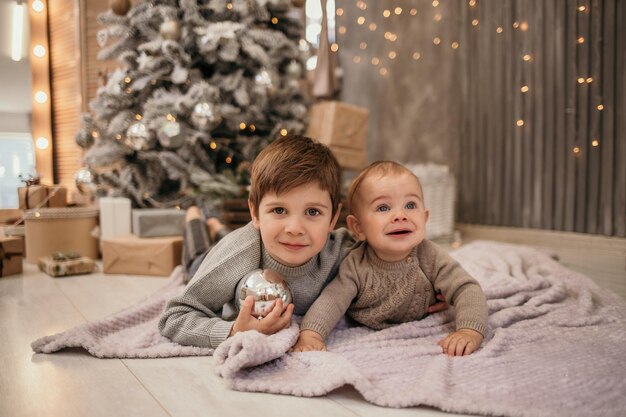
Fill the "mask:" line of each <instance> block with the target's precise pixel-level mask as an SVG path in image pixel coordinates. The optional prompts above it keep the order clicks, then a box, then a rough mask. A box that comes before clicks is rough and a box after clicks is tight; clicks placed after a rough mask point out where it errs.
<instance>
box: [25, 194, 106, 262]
mask: <svg viewBox="0 0 626 417" xmlns="http://www.w3.org/2000/svg"><path fill="white" fill-rule="evenodd" d="M24 223H25V227H26V254H27V255H26V261H27V262H29V263H37V262H38V261H39V258H43V257H44V256H49V255H51V254H52V253H54V252H77V253H79V254H80V255H82V256H88V257H90V258H92V259H97V258H98V240H97V239H96V238H94V237H93V236H92V235H91V231H92V230H93V229H94V228H95V227H96V226H97V225H98V208H97V207H94V206H91V207H65V208H48V209H38V210H27V211H26V212H25V213H24Z"/></svg>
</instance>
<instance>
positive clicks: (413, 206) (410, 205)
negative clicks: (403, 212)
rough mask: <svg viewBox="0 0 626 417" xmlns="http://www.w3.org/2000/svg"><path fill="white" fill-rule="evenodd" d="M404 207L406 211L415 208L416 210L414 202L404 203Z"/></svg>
mask: <svg viewBox="0 0 626 417" xmlns="http://www.w3.org/2000/svg"><path fill="white" fill-rule="evenodd" d="M405 207H406V208H407V209H409V210H413V209H416V208H417V204H415V203H414V202H412V201H411V202H410V203H406V206H405Z"/></svg>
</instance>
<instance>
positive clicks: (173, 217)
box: [133, 209, 185, 237]
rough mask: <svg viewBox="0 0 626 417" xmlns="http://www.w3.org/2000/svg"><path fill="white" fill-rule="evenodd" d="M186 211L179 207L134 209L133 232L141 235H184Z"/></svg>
mask: <svg viewBox="0 0 626 417" xmlns="http://www.w3.org/2000/svg"><path fill="white" fill-rule="evenodd" d="M184 230H185V212H184V211H183V210H178V209H133V234H134V235H136V236H139V237H162V236H182V235H183V232H184Z"/></svg>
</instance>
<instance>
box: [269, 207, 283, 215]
mask: <svg viewBox="0 0 626 417" xmlns="http://www.w3.org/2000/svg"><path fill="white" fill-rule="evenodd" d="M272 213H274V214H285V209H284V208H283V207H275V208H274V209H273V210H272Z"/></svg>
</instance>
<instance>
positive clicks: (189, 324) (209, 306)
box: [159, 224, 261, 348]
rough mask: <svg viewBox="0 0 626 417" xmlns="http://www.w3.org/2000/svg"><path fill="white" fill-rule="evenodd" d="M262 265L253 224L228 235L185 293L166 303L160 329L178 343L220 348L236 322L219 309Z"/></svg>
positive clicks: (205, 262) (259, 247) (213, 251)
mask: <svg viewBox="0 0 626 417" xmlns="http://www.w3.org/2000/svg"><path fill="white" fill-rule="evenodd" d="M260 264H261V241H260V237H259V236H258V232H257V231H256V229H254V227H253V226H252V225H251V224H249V225H248V226H245V227H243V228H241V229H238V230H235V231H233V232H231V233H229V234H228V235H227V236H226V237H224V238H223V239H222V240H220V242H219V243H218V244H217V245H216V246H215V248H213V249H212V250H211V251H210V252H209V254H208V255H207V256H206V259H205V260H204V261H203V262H202V265H201V266H200V269H199V270H198V272H196V274H195V275H194V277H193V279H192V280H191V281H190V282H189V284H188V285H187V287H186V288H185V290H184V292H183V293H182V294H181V295H180V296H177V297H174V298H172V299H171V300H170V301H169V302H168V303H167V305H166V307H165V310H164V311H163V314H162V315H161V319H160V320H159V330H160V331H161V334H163V335H164V336H166V337H168V338H169V339H171V340H172V341H174V342H176V343H180V344H182V345H192V346H201V347H212V348H215V347H217V346H218V345H219V344H220V343H222V342H223V341H224V340H226V338H227V337H228V335H229V333H230V331H231V329H232V326H233V322H227V321H224V320H222V319H221V318H220V317H219V316H218V312H219V311H220V310H221V309H222V307H223V305H224V304H225V303H227V302H229V301H232V300H233V298H234V296H235V287H236V286H237V283H238V282H239V280H240V279H241V278H242V277H243V276H244V275H245V274H247V273H248V272H250V271H252V270H254V269H256V268H259V265H260Z"/></svg>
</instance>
